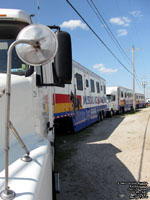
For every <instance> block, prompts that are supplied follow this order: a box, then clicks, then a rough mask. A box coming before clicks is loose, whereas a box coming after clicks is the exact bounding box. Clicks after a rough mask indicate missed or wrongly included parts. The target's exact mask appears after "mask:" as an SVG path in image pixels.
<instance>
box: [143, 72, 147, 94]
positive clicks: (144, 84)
mask: <svg viewBox="0 0 150 200" xmlns="http://www.w3.org/2000/svg"><path fill="white" fill-rule="evenodd" d="M142 79H143V81H142V86H143V89H144V98H145V95H146V94H145V88H146V87H145V86H146V85H147V83H146V80H145V76H143V78H142Z"/></svg>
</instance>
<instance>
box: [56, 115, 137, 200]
mask: <svg viewBox="0 0 150 200" xmlns="http://www.w3.org/2000/svg"><path fill="white" fill-rule="evenodd" d="M123 120H124V117H123V116H115V117H113V118H110V119H106V120H104V121H103V122H101V123H97V124H94V125H93V126H90V127H89V128H87V129H85V130H83V131H81V132H79V133H78V134H76V135H66V136H65V135H63V136H60V135H59V136H57V137H56V145H57V148H56V162H55V164H56V168H57V170H58V171H60V172H61V176H60V177H61V193H60V194H58V195H57V199H58V200H69V199H71V200H110V199H111V200H119V199H123V200H129V199H130V195H132V194H131V193H132V192H131V191H129V184H128V183H127V182H136V180H135V179H134V177H133V175H132V174H131V173H130V171H129V170H128V169H127V167H126V166H125V165H124V164H123V163H122V162H121V161H120V160H119V159H118V158H117V156H116V154H117V153H120V152H121V150H120V149H118V148H116V147H115V146H113V145H112V144H109V143H108V144H105V143H104V144H103V143H101V144H92V142H96V141H102V140H105V139H107V138H109V137H110V135H111V134H112V133H113V131H114V130H115V129H116V128H117V126H118V125H119V124H120V123H121V122H122V121H123ZM108 126H109V128H108ZM89 143H90V144H89ZM118 182H119V184H118ZM122 183H126V184H122Z"/></svg>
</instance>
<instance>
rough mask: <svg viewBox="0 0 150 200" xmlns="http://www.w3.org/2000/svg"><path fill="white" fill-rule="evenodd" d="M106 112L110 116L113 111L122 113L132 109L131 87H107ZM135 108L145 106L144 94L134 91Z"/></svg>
mask: <svg viewBox="0 0 150 200" xmlns="http://www.w3.org/2000/svg"><path fill="white" fill-rule="evenodd" d="M106 94H107V114H108V115H109V116H112V115H113V114H115V113H118V114H123V113H124V112H127V111H130V110H133V91H132V90H131V89H128V88H125V87H122V86H117V87H107V88H106ZM135 97H136V108H142V107H145V101H144V99H145V97H144V94H141V93H135Z"/></svg>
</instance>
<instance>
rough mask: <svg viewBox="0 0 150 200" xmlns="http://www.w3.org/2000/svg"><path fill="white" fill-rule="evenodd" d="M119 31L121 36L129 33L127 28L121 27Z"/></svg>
mask: <svg viewBox="0 0 150 200" xmlns="http://www.w3.org/2000/svg"><path fill="white" fill-rule="evenodd" d="M117 33H118V35H117V36H118V37H120V36H125V35H127V34H128V31H127V30H126V29H120V30H118V31H117Z"/></svg>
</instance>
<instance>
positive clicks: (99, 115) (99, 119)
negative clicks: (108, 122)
mask: <svg viewBox="0 0 150 200" xmlns="http://www.w3.org/2000/svg"><path fill="white" fill-rule="evenodd" d="M100 121H101V113H100V112H99V113H98V121H97V122H98V123H99V122H100Z"/></svg>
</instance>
